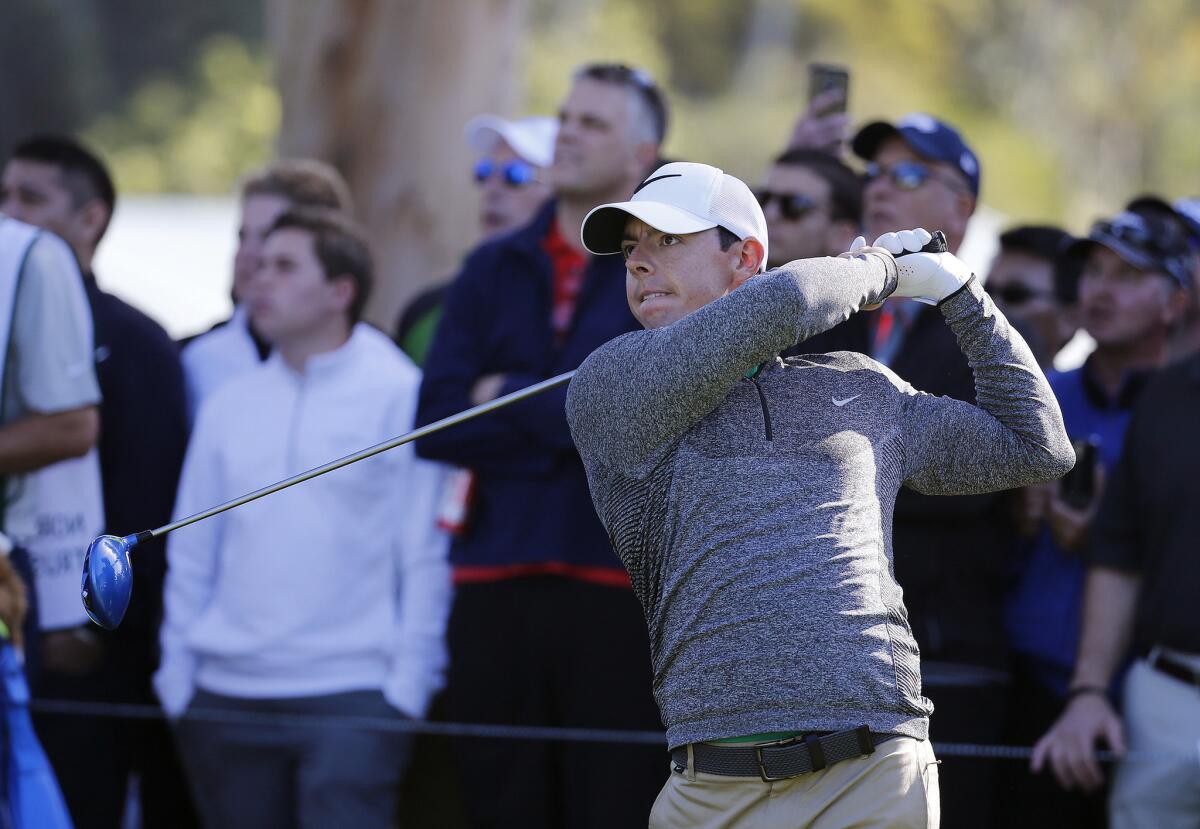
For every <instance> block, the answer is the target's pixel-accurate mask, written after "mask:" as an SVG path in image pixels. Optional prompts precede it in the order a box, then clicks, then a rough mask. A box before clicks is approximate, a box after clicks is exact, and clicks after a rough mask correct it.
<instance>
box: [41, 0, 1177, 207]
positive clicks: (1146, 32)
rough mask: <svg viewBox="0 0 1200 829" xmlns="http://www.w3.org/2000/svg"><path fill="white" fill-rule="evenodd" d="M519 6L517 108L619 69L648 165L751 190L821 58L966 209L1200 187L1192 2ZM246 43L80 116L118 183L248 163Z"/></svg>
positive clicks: (854, 105)
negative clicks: (633, 80)
mask: <svg viewBox="0 0 1200 829" xmlns="http://www.w3.org/2000/svg"><path fill="white" fill-rule="evenodd" d="M20 2H22V3H26V4H28V3H30V2H32V0H20ZM527 4H528V26H527V29H528V32H527V36H526V38H525V40H524V42H523V43H521V44H519V45H518V48H517V50H516V53H517V55H518V57H519V71H520V73H521V75H520V88H521V89H522V91H523V94H522V100H523V105H522V106H521V107H520V109H521V111H522V112H529V113H552V112H554V110H555V108H556V106H557V104H558V102H559V100H560V99H561V97H562V95H563V94H564V92H565V91H566V88H567V84H568V79H569V76H570V71H571V69H572V68H573V67H575V66H577V65H579V64H580V63H583V62H585V61H589V60H621V61H625V62H628V63H632V64H636V65H639V66H642V67H644V68H646V69H647V70H649V71H650V72H651V73H652V74H654V75H655V77H657V78H659V79H660V80H661V81H662V83H663V86H664V87H665V89H666V90H667V92H668V97H669V100H670V104H671V110H672V119H671V120H672V123H671V128H670V133H669V135H668V140H667V144H666V147H665V155H667V156H668V157H672V158H688V159H694V160H703V161H708V162H711V163H714V164H717V165H719V166H721V167H723V168H725V169H727V170H729V171H730V172H732V173H735V174H737V175H739V176H741V177H743V178H746V179H747V180H748V181H751V182H754V181H756V180H758V178H759V177H760V176H761V175H762V173H763V171H764V169H765V167H766V165H767V164H768V163H769V161H770V159H771V157H772V156H774V155H775V154H777V153H778V152H779V151H780V150H782V149H783V147H784V145H785V144H786V142H787V139H788V136H789V134H790V131H791V128H792V125H793V123H794V121H795V119H796V118H797V116H798V115H799V114H800V112H801V111H802V110H803V108H804V105H805V102H806V95H807V87H808V82H807V75H806V65H807V64H808V63H809V62H810V61H816V60H819V61H826V62H835V63H843V64H846V65H847V66H849V67H850V69H851V88H850V113H851V115H852V117H853V119H854V122H855V123H856V124H862V123H864V122H866V121H868V120H871V119H874V118H879V117H883V118H897V117H899V116H900V115H902V114H904V113H906V112H910V111H925V112H930V113H933V114H935V115H938V116H939V117H942V118H944V119H946V120H948V121H950V122H952V123H954V124H955V125H957V126H958V127H959V128H960V129H961V130H962V131H963V133H964V135H965V136H966V137H967V139H968V141H969V142H970V143H971V144H972V145H973V146H974V147H975V149H976V150H977V151H978V153H979V156H980V158H981V160H982V163H983V200H984V201H985V202H986V203H988V204H989V205H990V206H991V207H993V208H996V209H998V210H1000V211H1001V212H1004V213H1007V214H1009V215H1011V216H1013V217H1016V218H1019V219H1021V220H1051V221H1065V222H1067V223H1069V224H1071V225H1072V226H1075V227H1079V226H1081V225H1083V224H1084V223H1085V222H1086V221H1088V220H1090V219H1091V218H1092V217H1093V216H1095V215H1096V214H1098V213H1102V212H1109V211H1112V210H1114V209H1116V208H1117V207H1118V206H1119V205H1120V204H1121V203H1122V202H1123V201H1124V200H1125V199H1127V198H1128V197H1130V196H1132V195H1134V194H1135V193H1138V192H1143V191H1156V192H1160V193H1162V194H1163V195H1165V196H1168V197H1171V198H1175V197H1179V196H1183V195H1189V194H1193V193H1195V191H1197V190H1198V189H1200V185H1198V184H1197V176H1196V172H1197V170H1198V169H1200V141H1197V140H1196V136H1197V135H1198V134H1200V106H1197V103H1196V102H1197V101H1200V1H1198V0H1156V2H1154V3H1136V4H1135V3H1128V2H1125V0H1056V2H1055V3H1040V4H1030V3H1027V2H1025V0H927V2H924V3H912V2H908V0H744V1H743V2H733V1H732V0H659V2H656V3H645V2H638V0H527ZM246 5H255V6H258V9H259V11H258V12H257V13H258V14H261V13H262V12H261V6H260V5H258V4H246ZM348 8H351V7H348ZM354 8H358V7H354ZM366 8H367V7H362V8H359V12H360V13H366V12H365V11H364V9H366ZM239 14H243V15H244V14H246V12H245V11H244V10H243V11H242V12H240V13H239ZM243 25H244V24H243ZM147 36H150V35H147ZM262 49H263V47H262V46H261V42H260V41H259V40H258V39H257V38H256V37H254V36H246V35H245V33H244V32H243V33H239V34H237V35H236V36H232V37H222V38H216V39H206V40H204V41H202V45H201V46H200V48H199V49H198V51H196V52H195V57H194V58H191V59H190V64H189V65H187V66H186V68H184V69H179V68H178V67H176V68H175V69H174V70H173V71H169V72H160V73H158V74H155V75H152V76H151V79H149V80H144V81H143V82H142V83H141V85H140V86H139V87H138V88H137V89H136V91H135V92H133V93H132V94H130V95H126V96H125V97H124V98H123V99H122V100H121V102H120V103H119V104H116V105H114V106H111V107H108V109H107V110H106V114H104V115H102V116H100V117H99V118H94V119H93V120H91V121H90V122H89V123H90V126H89V128H88V129H87V130H86V136H87V137H88V138H89V139H91V140H93V141H94V142H95V143H96V144H97V145H99V147H100V148H101V149H102V150H103V151H104V152H105V153H106V154H107V155H108V156H109V157H110V158H112V159H113V163H114V167H115V168H116V172H117V177H118V180H119V182H120V184H121V186H122V188H123V189H125V190H129V191H147V190H152V191H161V190H176V191H183V192H195V193H214V192H227V191H228V189H229V188H230V187H231V186H232V184H233V182H234V181H235V180H236V177H237V176H238V175H239V174H240V173H241V172H242V171H244V170H245V169H247V168H248V167H250V166H253V165H255V164H257V163H260V162H261V161H263V160H265V159H266V158H267V157H268V156H269V155H270V152H271V149H272V146H273V138H274V134H275V131H276V130H277V128H278V124H279V102H278V97H277V95H276V94H275V93H274V91H273V89H272V86H271V81H270V69H269V63H268V61H267V59H266V58H265V57H264V55H263V51H262ZM506 114H518V113H506Z"/></svg>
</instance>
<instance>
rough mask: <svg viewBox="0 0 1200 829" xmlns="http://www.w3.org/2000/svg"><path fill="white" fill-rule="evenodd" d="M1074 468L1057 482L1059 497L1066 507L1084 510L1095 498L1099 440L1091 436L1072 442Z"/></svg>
mask: <svg viewBox="0 0 1200 829" xmlns="http://www.w3.org/2000/svg"><path fill="white" fill-rule="evenodd" d="M1072 444H1073V445H1074V447H1075V466H1074V468H1073V469H1072V470H1071V471H1070V472H1068V473H1067V474H1066V475H1063V477H1062V479H1061V480H1060V481H1059V482H1058V492H1059V496H1060V497H1061V498H1062V499H1063V501H1065V502H1066V503H1067V505H1068V506H1071V507H1074V508H1075V509H1085V508H1087V506H1088V504H1090V503H1092V499H1093V498H1094V497H1096V466H1097V464H1099V463H1100V438H1099V437H1097V436H1096V435H1091V436H1089V437H1086V438H1077V439H1075V440H1073V441H1072Z"/></svg>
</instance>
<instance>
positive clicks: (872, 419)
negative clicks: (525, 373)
mask: <svg viewBox="0 0 1200 829" xmlns="http://www.w3.org/2000/svg"><path fill="white" fill-rule="evenodd" d="M895 279H896V268H895V263H894V262H893V261H892V260H891V258H890V257H887V256H886V255H883V254H880V253H874V252H872V253H868V254H866V255H864V256H862V257H860V258H858V259H854V260H847V259H821V260H806V261H803V262H795V263H792V264H791V265H789V266H787V267H785V268H783V269H780V270H776V271H772V272H770V273H767V274H763V275H760V276H756V277H754V278H752V279H750V280H749V281H748V282H746V283H745V284H744V285H743V286H742V287H740V288H738V289H737V290H735V291H733V292H732V293H730V294H729V295H727V296H725V297H722V298H721V299H719V300H717V301H715V302H712V303H710V304H709V305H707V306H705V307H703V308H701V309H699V310H697V311H695V312H693V313H691V314H689V315H687V316H686V317H684V318H683V319H681V320H679V321H678V322H676V323H674V324H672V325H669V326H666V327H663V328H660V329H656V330H649V331H639V332H634V333H631V334H626V335H623V336H621V337H618V338H617V339H615V340H612V341H611V342H609V343H607V344H606V345H604V346H602V347H601V348H599V349H597V350H596V351H595V352H594V353H593V354H592V355H591V356H590V357H589V358H588V359H587V360H586V361H585V362H584V364H583V365H582V366H581V367H580V369H579V373H578V374H577V375H576V377H575V378H574V380H573V381H572V382H571V386H570V393H569V395H568V397H567V416H568V419H569V421H570V424H571V430H572V434H573V436H574V438H575V442H576V444H577V445H578V447H579V451H580V454H581V456H582V457H583V461H584V464H585V466H586V468H587V473H588V481H589V484H590V486H591V491H592V498H593V500H594V502H595V505H596V510H597V512H598V513H599V515H600V519H601V521H602V522H603V523H604V525H605V527H606V528H607V530H608V533H609V536H610V537H611V539H612V543H613V546H614V548H615V549H616V551H617V554H618V555H619V556H620V557H621V560H622V561H623V562H624V564H625V566H626V568H627V569H628V570H629V573H630V575H631V577H632V580H633V587H634V590H635V591H636V593H637V596H638V598H639V599H640V601H641V603H642V607H643V609H644V611H645V614H646V619H647V623H648V625H649V630H650V643H651V660H652V664H653V668H654V693H655V696H656V698H657V700H658V704H659V708H660V710H661V712H662V717H663V722H664V723H665V724H666V726H667V742H668V743H669V744H670V746H672V747H674V746H677V745H682V744H684V743H689V742H699V741H704V740H713V739H719V738H724V737H736V736H744V735H749V734H757V733H763V732H772V731H824V730H841V729H845V728H854V727H857V726H860V725H863V724H866V725H869V726H870V727H871V729H872V730H874V731H876V732H883V733H887V732H891V733H899V734H906V735H909V736H913V737H916V738H919V739H924V738H925V737H926V735H927V732H928V723H929V721H928V717H929V714H930V713H931V711H932V710H933V706H932V704H931V703H930V701H929V700H928V699H926V698H925V697H923V696H922V695H921V675H920V661H919V656H918V652H917V645H916V642H915V641H914V640H913V636H912V632H911V631H910V629H909V625H908V619H907V614H906V612H905V609H904V602H903V598H902V593H901V589H900V586H899V585H898V584H897V583H896V580H895V576H894V575H893V572H892V549H891V543H892V542H891V526H892V510H893V507H894V504H895V499H896V493H897V492H898V491H899V489H900V487H901V485H907V486H909V487H912V488H914V489H916V490H918V491H920V492H924V493H929V494H942V495H956V494H965V493H981V492H990V491H994V490H1001V489H1008V488H1011V487H1018V486H1023V485H1027V484H1031V483H1035V482H1038V481H1044V480H1049V479H1053V478H1055V477H1058V476H1061V475H1062V474H1063V473H1065V472H1066V471H1067V470H1068V469H1070V468H1071V466H1072V465H1073V463H1074V454H1073V452H1072V450H1071V445H1070V443H1069V441H1068V440H1067V436H1066V433H1065V431H1064V429H1063V423H1062V415H1061V412H1060V411H1059V408H1058V404H1057V403H1056V402H1055V399H1054V395H1053V394H1052V393H1051V391H1050V387H1049V386H1048V385H1047V383H1046V380H1045V377H1044V376H1043V375H1042V372H1041V370H1040V369H1039V368H1038V365H1037V362H1036V361H1035V360H1034V358H1033V356H1032V354H1030V352H1029V349H1028V347H1027V346H1026V345H1025V343H1024V342H1023V341H1022V340H1021V338H1020V336H1019V335H1018V334H1016V332H1014V331H1013V329H1012V328H1011V327H1010V326H1009V324H1008V322H1007V321H1006V320H1005V319H1004V317H1003V316H1002V315H1001V314H1000V312H999V311H997V310H996V308H995V306H994V305H993V304H992V302H991V300H990V299H989V298H988V297H987V295H986V294H985V293H984V292H983V290H982V289H981V288H980V287H979V285H978V283H977V282H976V281H975V280H974V279H972V280H971V282H970V283H968V285H967V286H966V287H965V288H964V289H962V290H961V291H959V292H958V293H957V294H955V295H954V296H953V297H951V298H950V299H948V300H946V301H945V302H943V303H942V305H941V310H942V313H943V314H944V315H945V317H946V320H947V321H948V322H949V324H950V326H951V328H952V329H953V330H954V332H955V334H956V335H957V337H958V341H959V344H960V346H961V347H962V349H963V351H964V353H965V354H966V356H967V357H968V359H969V360H970V363H971V367H972V368H973V369H974V372H975V380H976V387H977V398H978V406H972V405H969V404H967V403H964V402H962V401H958V400H953V399H950V398H944V397H934V396H932V395H928V394H925V393H922V392H919V391H917V390H915V389H914V388H912V386H910V385H909V384H908V383H906V382H905V381H904V380H902V379H900V378H899V377H898V376H896V374H894V373H893V372H892V371H891V370H889V369H888V368H886V367H885V366H883V365H880V364H879V363H877V362H875V361H874V360H871V359H870V358H868V357H865V356H863V355H861V354H853V353H848V352H839V353H834V354H816V355H807V356H804V357H797V358H791V359H789V360H787V361H781V360H778V359H777V358H776V357H775V355H776V354H778V353H779V352H780V351H782V350H783V349H785V348H787V347H788V346H790V345H791V344H793V343H795V342H797V341H799V340H802V339H804V338H806V337H808V336H811V335H813V334H815V333H817V332H819V331H822V330H825V329H827V328H830V327H832V326H833V325H834V324H836V323H837V322H839V321H841V320H842V319H845V318H846V317H848V316H849V315H850V313H852V312H853V311H854V310H855V309H858V308H860V307H862V306H863V305H864V304H869V303H873V302H878V301H880V299H881V298H882V297H885V296H887V295H888V294H889V293H890V292H891V291H892V289H893V288H894V286H895ZM760 363H765V365H764V366H763V368H762V370H761V371H759V373H758V374H757V376H756V377H754V378H753V379H747V377H746V376H745V375H746V373H747V369H749V368H751V367H753V366H756V365H759V364H760ZM962 554H963V555H971V551H970V550H963V551H962Z"/></svg>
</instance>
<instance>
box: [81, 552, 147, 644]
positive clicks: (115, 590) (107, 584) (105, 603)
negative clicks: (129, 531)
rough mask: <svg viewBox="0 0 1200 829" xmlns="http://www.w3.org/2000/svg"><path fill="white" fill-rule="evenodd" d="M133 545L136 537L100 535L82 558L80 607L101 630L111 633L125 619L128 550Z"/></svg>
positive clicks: (130, 576)
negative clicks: (81, 605) (81, 600)
mask: <svg viewBox="0 0 1200 829" xmlns="http://www.w3.org/2000/svg"><path fill="white" fill-rule="evenodd" d="M136 544H137V537H136V536H132V535H130V536H126V537H125V538H118V537H117V536H115V535H102V536H100V537H98V538H95V539H93V540H92V543H91V544H89V545H88V548H87V552H86V553H85V554H84V556H83V589H82V591H81V592H82V596H83V608H84V610H86V611H87V615H88V616H90V617H91V619H92V621H93V622H95V623H96V624H98V625H99V626H100V627H102V628H107V629H108V630H112V629H113V628H115V627H116V626H117V625H119V624H121V619H123V618H125V611H126V610H127V609H128V608H129V595H130V591H131V590H132V588H133V568H132V567H131V565H130V563H129V551H130V550H131V549H132V548H133V547H134V545H136Z"/></svg>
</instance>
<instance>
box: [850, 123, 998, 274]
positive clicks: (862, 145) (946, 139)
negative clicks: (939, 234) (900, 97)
mask: <svg viewBox="0 0 1200 829" xmlns="http://www.w3.org/2000/svg"><path fill="white" fill-rule="evenodd" d="M850 147H851V149H853V150H854V153H855V155H857V156H859V157H860V158H862V159H863V160H864V161H866V162H867V189H866V193H865V194H864V204H863V223H864V225H865V228H864V229H865V230H866V231H867V235H868V236H871V234H873V233H876V232H877V231H878V232H879V233H887V232H890V231H893V230H896V229H898V228H901V227H909V226H910V225H909V224H905V222H909V223H911V222H913V221H918V222H919V224H918V225H912V226H914V227H915V226H919V227H937V228H940V229H942V230H944V231H945V233H946V240H947V242H948V243H949V245H950V250H952V251H954V250H957V249H958V247H959V245H961V244H962V240H963V236H964V235H965V233H966V229H967V220H968V219H969V218H970V217H971V214H972V213H974V212H975V201H976V199H978V198H979V176H980V171H979V160H978V159H977V158H976V156H975V153H974V151H972V150H971V148H970V147H969V146H967V143H966V142H965V141H964V140H963V138H962V136H961V135H959V133H958V131H957V130H955V129H954V128H953V127H951V126H950V125H949V124H946V123H945V122H943V121H939V120H938V119H936V118H934V117H932V116H930V115H926V114H924V113H919V112H918V113H912V114H909V115H906V116H904V117H903V118H901V119H900V120H899V121H897V122H896V123H895V124H892V123H889V122H887V121H875V122H874V123H871V124H867V125H866V126H865V127H863V128H862V129H860V130H859V131H858V133H857V134H856V135H855V136H854V139H853V140H852V141H851V142H850Z"/></svg>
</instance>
